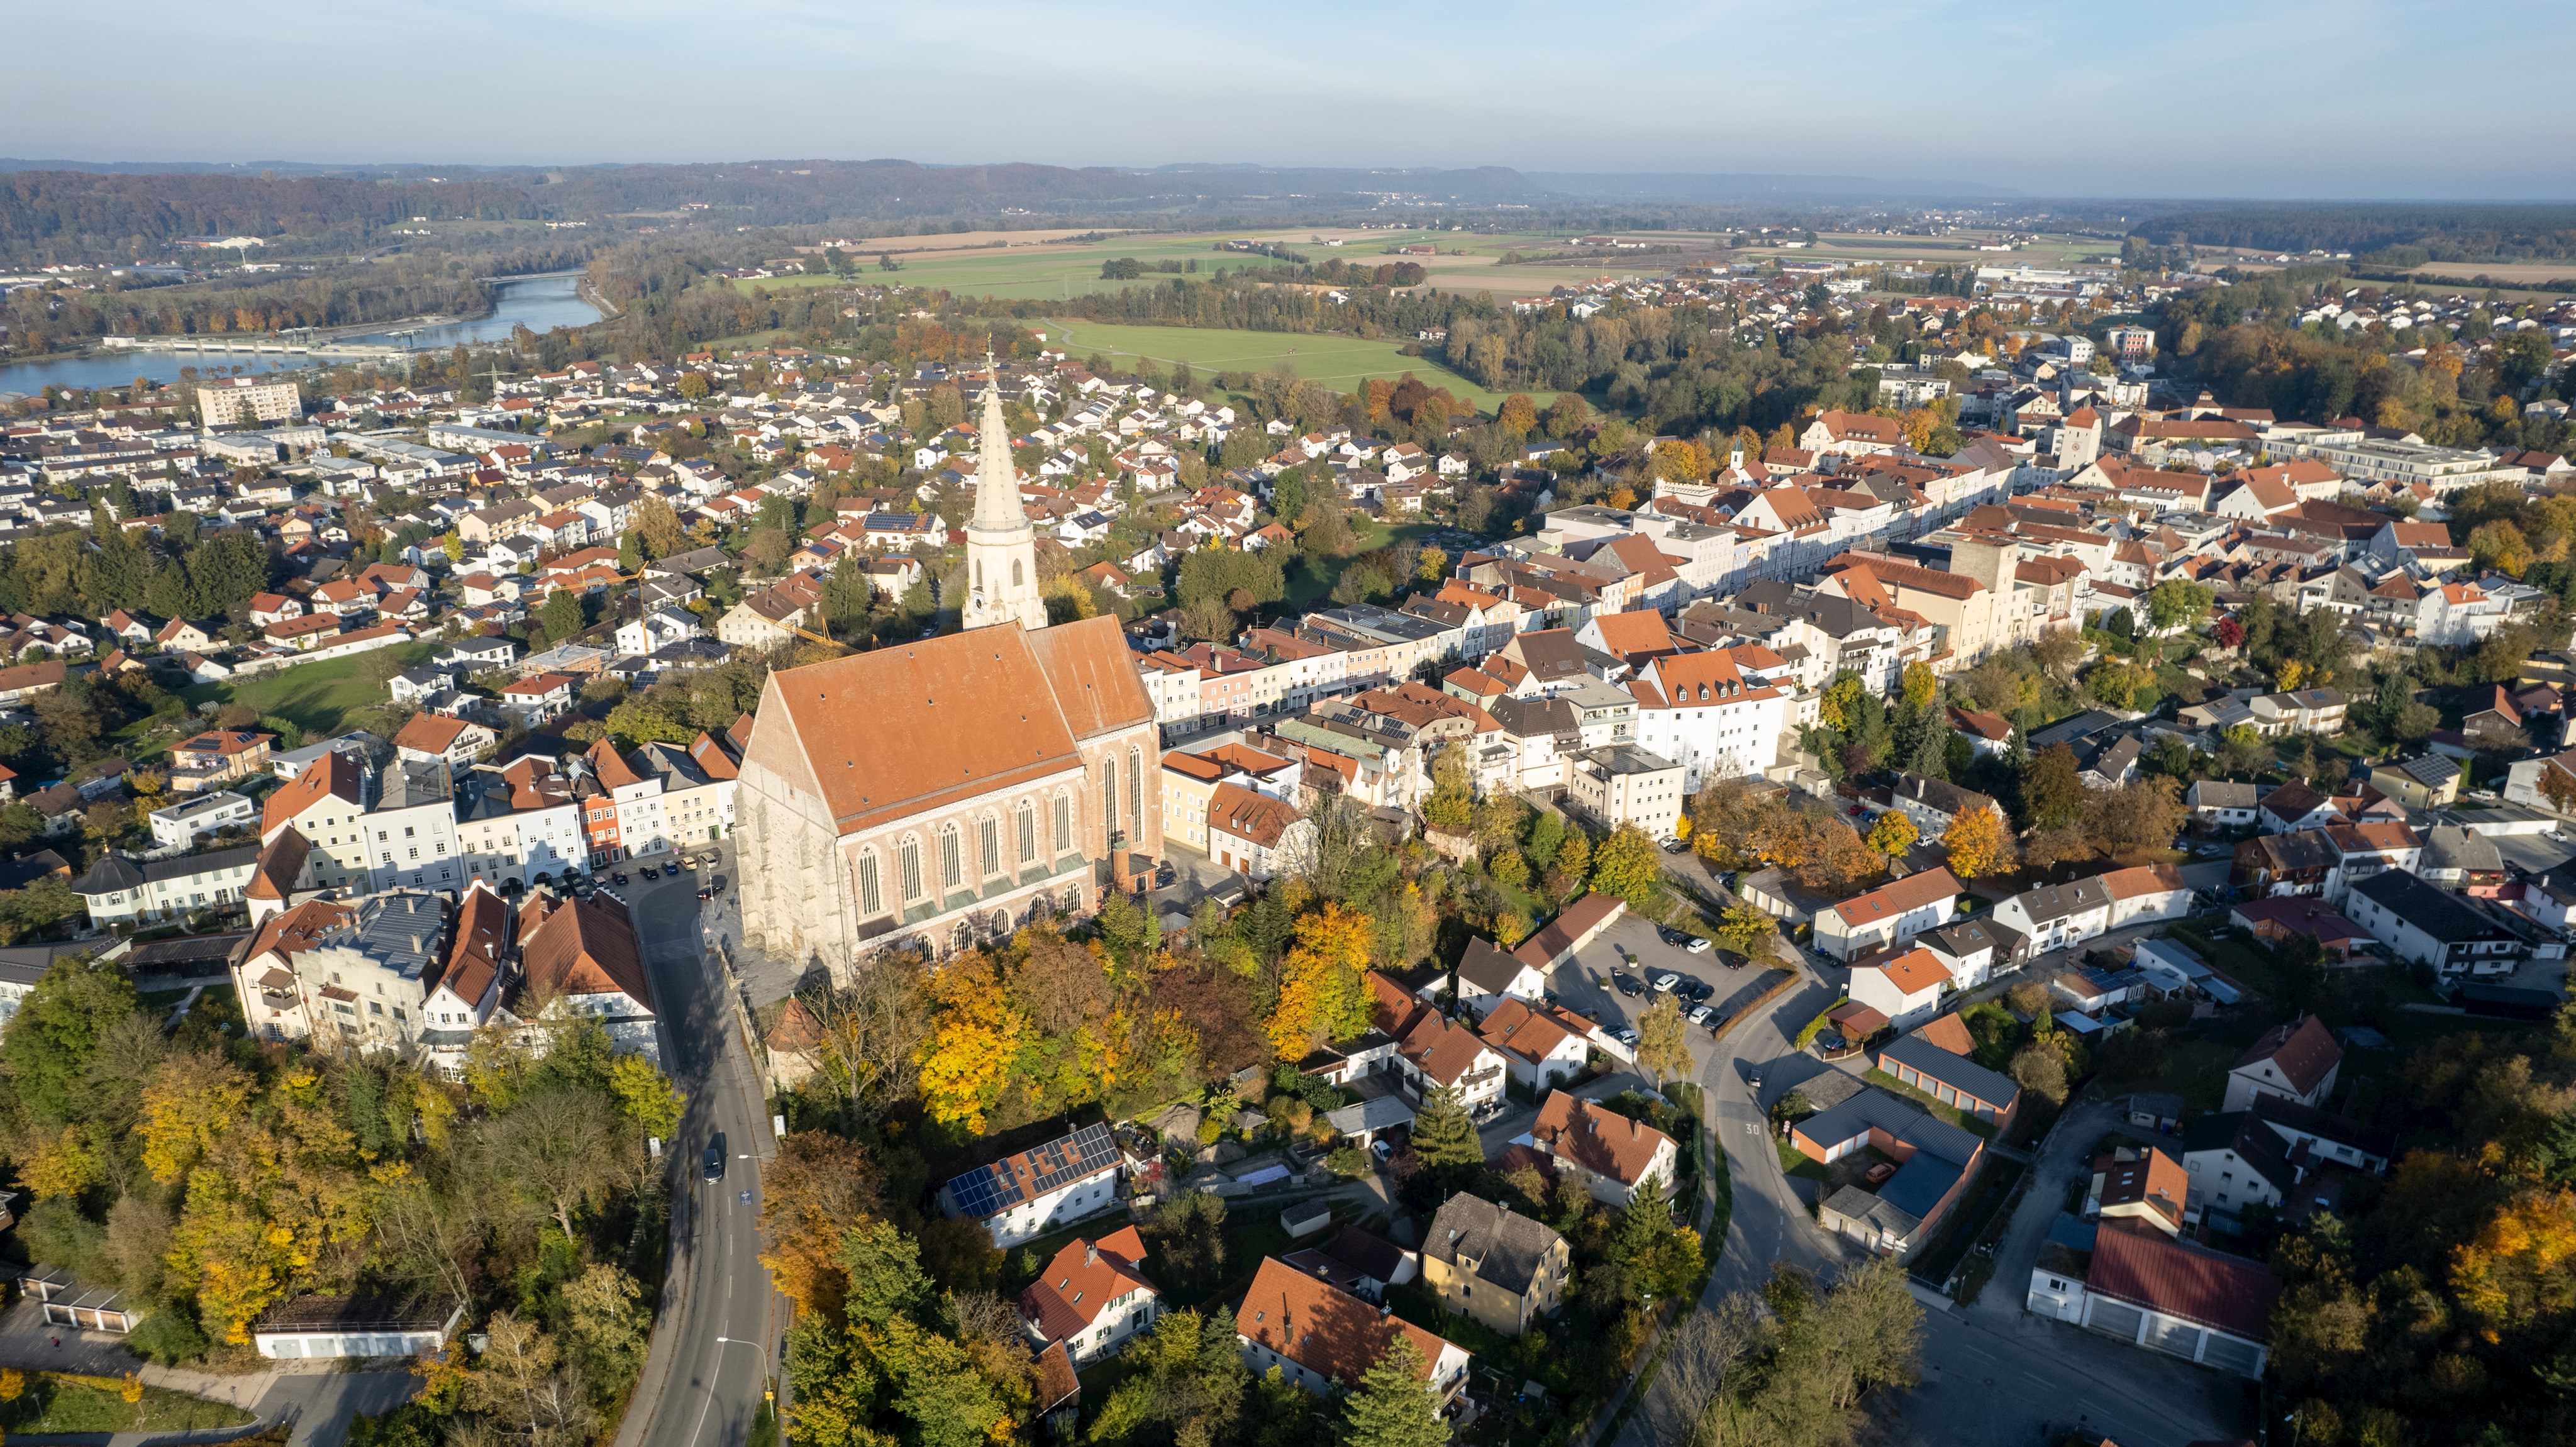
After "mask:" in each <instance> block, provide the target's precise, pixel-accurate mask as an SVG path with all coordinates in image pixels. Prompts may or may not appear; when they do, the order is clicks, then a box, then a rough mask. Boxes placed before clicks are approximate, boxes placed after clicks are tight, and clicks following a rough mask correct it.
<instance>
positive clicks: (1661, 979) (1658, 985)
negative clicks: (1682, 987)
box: [1655, 973, 1682, 995]
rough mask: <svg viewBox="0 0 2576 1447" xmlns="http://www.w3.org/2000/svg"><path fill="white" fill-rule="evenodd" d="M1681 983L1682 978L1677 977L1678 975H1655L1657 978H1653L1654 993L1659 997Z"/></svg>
mask: <svg viewBox="0 0 2576 1447" xmlns="http://www.w3.org/2000/svg"><path fill="white" fill-rule="evenodd" d="M1681 982H1682V977H1681V976H1679V975H1675V974H1669V973H1668V974H1661V975H1657V976H1655V993H1657V994H1659V995H1660V994H1663V993H1665V992H1667V991H1669V990H1671V989H1672V987H1673V986H1675V985H1678V984H1680V983H1681Z"/></svg>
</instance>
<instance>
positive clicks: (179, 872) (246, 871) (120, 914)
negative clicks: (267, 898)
mask: <svg viewBox="0 0 2576 1447" xmlns="http://www.w3.org/2000/svg"><path fill="white" fill-rule="evenodd" d="M258 861H259V848H258V846H256V845H245V846H243V847H241V848H239V849H223V850H218V851H216V852H214V853H212V854H186V855H181V856H179V857H178V858H176V859H153V860H145V861H141V862H138V861H135V860H132V859H128V858H126V857H125V856H124V855H122V854H103V855H101V856H99V861H98V863H97V864H95V865H92V866H91V867H90V871H89V872H88V873H87V874H84V875H82V876H81V877H80V878H78V879H75V880H73V881H72V893H74V894H77V895H79V896H80V897H81V903H82V904H83V905H85V906H87V908H88V910H89V919H90V923H91V924H93V925H96V926H98V927H100V928H106V927H108V926H110V925H125V924H139V923H143V922H145V921H151V920H166V919H176V918H180V917H182V916H185V915H189V914H193V913H196V912H198V911H201V910H209V909H213V910H221V909H226V908H229V907H230V906H232V905H234V904H237V903H239V902H240V900H241V892H242V890H243V888H244V887H245V886H247V885H248V884H249V883H250V878H251V871H252V868H253V866H254V865H256V864H257V863H258Z"/></svg>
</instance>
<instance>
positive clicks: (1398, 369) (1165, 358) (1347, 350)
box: [1037, 320, 1509, 412]
mask: <svg viewBox="0 0 2576 1447" xmlns="http://www.w3.org/2000/svg"><path fill="white" fill-rule="evenodd" d="M1037 326H1038V327H1039V329H1041V330H1043V331H1045V332H1046V334H1047V345H1049V346H1050V347H1055V346H1061V347H1063V348H1064V349H1065V351H1066V352H1068V353H1070V354H1071V355H1073V356H1075V357H1087V356H1089V355H1091V354H1092V353H1094V352H1098V353H1100V354H1101V355H1102V356H1105V357H1108V358H1109V359H1111V360H1112V361H1119V362H1124V361H1128V360H1131V359H1133V358H1137V357H1145V358H1149V359H1151V360H1152V361H1155V362H1158V363H1160V364H1162V365H1164V366H1169V365H1171V364H1172V363H1174V362H1187V363H1189V364H1190V366H1191V367H1192V368H1193V369H1194V370H1197V371H1199V372H1202V373H1204V372H1213V371H1226V372H1267V371H1269V370H1271V369H1272V368H1274V367H1277V366H1279V365H1280V364H1281V363H1286V364H1287V366H1288V368H1289V369H1290V370H1291V371H1294V372H1295V373H1296V374H1297V375H1298V376H1300V377H1304V378H1307V379H1308V380H1310V381H1315V382H1321V383H1323V384H1324V385H1325V386H1327V387H1330V388H1332V389H1333V390H1334V391H1336V392H1349V391H1354V390H1356V389H1357V388H1358V387H1359V384H1360V383H1361V382H1362V381H1364V380H1366V379H1368V378H1370V377H1384V378H1386V379H1387V380H1388V381H1393V380H1395V379H1396V378H1398V377H1401V376H1403V375H1404V374H1405V373H1407V372H1411V373H1412V374H1413V375H1415V376H1416V377H1419V378H1421V379H1422V381H1423V383H1424V385H1426V386H1432V387H1446V388H1448V389H1449V390H1450V392H1451V393H1452V394H1454V395H1456V396H1457V397H1459V398H1461V399H1463V400H1465V401H1469V402H1473V403H1474V404H1475V405H1476V406H1477V407H1479V408H1481V409H1483V410H1484V411H1487V412H1491V411H1492V410H1494V409H1495V408H1497V407H1499V406H1501V405H1502V402H1503V398H1504V397H1505V396H1507V395H1509V394H1507V393H1503V392H1491V391H1487V390H1486V389H1484V388H1482V387H1479V386H1477V385H1476V384H1475V383H1473V382H1470V381H1468V380H1467V379H1466V378H1464V377H1461V376H1459V375H1458V374H1457V373H1455V372H1452V371H1450V370H1449V369H1447V368H1446V367H1443V366H1441V365H1440V364H1439V363H1437V362H1434V361H1432V360H1431V359H1430V358H1428V357H1408V356H1405V355H1403V354H1402V353H1400V352H1398V351H1397V350H1396V348H1397V347H1398V346H1399V345H1401V344H1400V343H1397V342H1391V341H1366V340H1363V339H1361V338H1359V337H1337V336H1318V335H1315V334H1313V333H1300V332H1245V331H1233V330H1227V329H1221V328H1214V327H1131V326H1117V325H1113V324H1111V323H1108V322H1067V321H1061V320H1049V321H1046V322H1042V323H1038V324H1037Z"/></svg>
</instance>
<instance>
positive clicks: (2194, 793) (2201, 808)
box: [2183, 779, 2262, 829]
mask: <svg viewBox="0 0 2576 1447" xmlns="http://www.w3.org/2000/svg"><path fill="white" fill-rule="evenodd" d="M2261 801H2262V791H2261V790H2260V789H2259V788H2257V787H2256V786H2255V785H2252V784H2237V783H2231V782H2229V781H2227V780H2224V779H2202V780H2199V781H2197V782H2195V783H2194V784H2193V785H2192V786H2191V788H2190V790H2189V791H2188V792H2186V793H2185V794H2184V795H2183V802H2184V803H2185V804H2187V805H2189V806H2190V808H2191V817H2192V822H2194V823H2196V824H2200V825H2204V826H2209V827H2215V828H2220V829H2242V828H2246V827H2248V826H2250V825H2251V824H2253V822H2254V815H2255V808H2256V805H2258V804H2259V803H2261Z"/></svg>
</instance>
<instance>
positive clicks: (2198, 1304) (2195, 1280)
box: [2084, 1222, 2281, 1341]
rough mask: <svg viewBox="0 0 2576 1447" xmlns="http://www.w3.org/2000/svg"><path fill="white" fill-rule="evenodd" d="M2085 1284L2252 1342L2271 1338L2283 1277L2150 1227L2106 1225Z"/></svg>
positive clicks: (2095, 1245) (2095, 1244)
mask: <svg viewBox="0 0 2576 1447" xmlns="http://www.w3.org/2000/svg"><path fill="white" fill-rule="evenodd" d="M2084 1286H2085V1289H2086V1290H2088V1291H2092V1292H2097V1293H2099V1294H2101V1295H2104V1296H2109V1297H2113V1298H2115V1299H2117V1300H2120V1301H2125V1302H2129V1303H2131V1304H2132V1305H2136V1306H2144V1307H2149V1308H2152V1309H2154V1310H2156V1311H2160V1312H2163V1313H2164V1314H2166V1315H2167V1316H2178V1317H2181V1318H2183V1319H2184V1320H2186V1321H2191V1322H2197V1323H2199V1324H2200V1325H2202V1326H2212V1327H2216V1328H2218V1329H2219V1330H2220V1331H2224V1332H2227V1333H2229V1334H2231V1335H2234V1336H2240V1337H2244V1338H2246V1339H2247V1340H2249V1341H2265V1340H2268V1339H2269V1338H2270V1336H2271V1327H2270V1320H2271V1315H2272V1303H2273V1301H2274V1300H2275V1299H2277V1298H2278V1297H2279V1296H2280V1294H2281V1278H2279V1277H2277V1276H2275V1275H2273V1274H2272V1273H2271V1271H2270V1270H2269V1269H2268V1268H2266V1267H2264V1266H2263V1265H2262V1264H2261V1263H2259V1262H2254V1261H2248V1260H2246V1259H2245V1258H2243V1257H2241V1256H2226V1255H2221V1254H2220V1253H2218V1252H2216V1251H2211V1250H2209V1249H2207V1248H2205V1247H2200V1246H2191V1245H2186V1244H2184V1243H2182V1242H2179V1241H2168V1240H2166V1239H2165V1238H2164V1237H2163V1236H2161V1235H2158V1234H2157V1233H2156V1232H2155V1230H2154V1229H2153V1228H2152V1227H2128V1226H2123V1225H2120V1224H2118V1223H2116V1222H2105V1223H2103V1226H2102V1229H2101V1231H2100V1232H2099V1233H2098V1234H2096V1235H2095V1237H2094V1240H2093V1265H2092V1269H2091V1270H2090V1271H2088V1272H2087V1273H2086V1274H2085V1278H2084Z"/></svg>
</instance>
